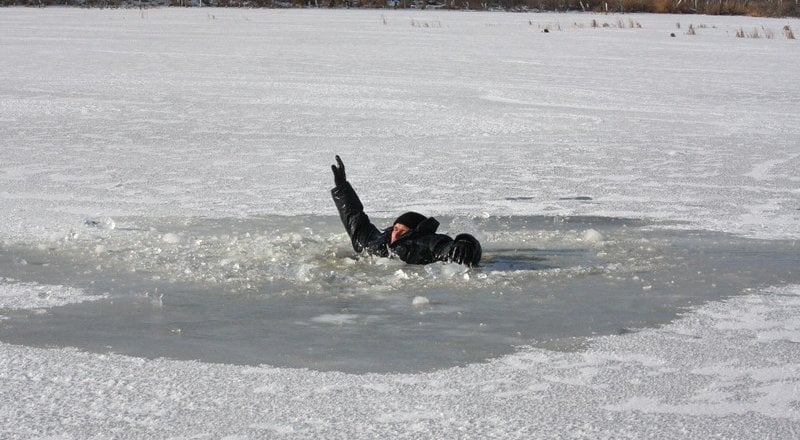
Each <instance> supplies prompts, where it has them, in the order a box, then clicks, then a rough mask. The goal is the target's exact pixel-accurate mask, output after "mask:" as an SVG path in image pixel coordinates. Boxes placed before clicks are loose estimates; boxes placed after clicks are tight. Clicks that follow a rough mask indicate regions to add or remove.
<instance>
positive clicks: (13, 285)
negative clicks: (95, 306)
mask: <svg viewBox="0 0 800 440" xmlns="http://www.w3.org/2000/svg"><path fill="white" fill-rule="evenodd" d="M106 297H107V295H102V294H101V295H96V294H91V295H90V294H88V293H87V292H85V291H84V290H83V289H77V288H74V287H68V286H58V285H43V284H38V283H31V282H17V281H14V280H12V279H8V278H0V309H8V310H30V309H43V308H50V307H58V306H63V305H66V304H76V303H80V302H84V301H96V300H100V299H103V298H106Z"/></svg>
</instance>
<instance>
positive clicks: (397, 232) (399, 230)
mask: <svg viewBox="0 0 800 440" xmlns="http://www.w3.org/2000/svg"><path fill="white" fill-rule="evenodd" d="M409 232H411V228H409V227H408V226H406V225H404V224H402V223H395V224H394V226H392V239H391V241H390V242H389V244H394V242H395V241H397V240H398V239H399V238H400V237H402V236H404V235H406V234H408V233H409Z"/></svg>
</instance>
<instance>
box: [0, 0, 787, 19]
mask: <svg viewBox="0 0 800 440" xmlns="http://www.w3.org/2000/svg"><path fill="white" fill-rule="evenodd" d="M0 6H5V7H9V6H23V7H48V6H61V7H65V6H66V7H79V8H99V9H105V8H160V7H220V8H253V9H308V8H312V9H350V8H352V9H411V10H413V9H416V10H424V9H443V10H468V11H492V12H531V13H537V12H593V13H600V14H614V13H653V14H687V15H729V16H751V17H773V18H780V17H800V1H798V0H775V1H769V0H757V1H752V0H750V1H748V0H688V1H685V0H609V1H603V0H492V1H482V0H432V1H427V0H0Z"/></svg>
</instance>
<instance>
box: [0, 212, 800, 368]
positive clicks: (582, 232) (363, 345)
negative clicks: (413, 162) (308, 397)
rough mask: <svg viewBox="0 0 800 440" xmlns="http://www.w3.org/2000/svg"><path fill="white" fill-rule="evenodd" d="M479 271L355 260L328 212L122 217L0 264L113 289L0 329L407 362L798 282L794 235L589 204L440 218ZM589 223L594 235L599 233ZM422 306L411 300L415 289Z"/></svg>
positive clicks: (260, 355) (13, 315) (2, 332)
mask: <svg viewBox="0 0 800 440" xmlns="http://www.w3.org/2000/svg"><path fill="white" fill-rule="evenodd" d="M440 221H442V227H441V228H440V231H441V232H444V233H451V234H455V233H457V232H462V231H464V232H472V233H474V234H475V235H476V236H477V237H478V238H479V239H481V241H482V243H483V245H484V254H485V258H484V262H483V265H482V267H481V268H478V269H472V270H469V271H467V270H466V269H464V268H462V267H461V266H458V265H453V264H447V265H445V264H441V263H436V264H433V265H429V266H424V267H422V266H409V265H405V264H402V262H398V261H394V260H382V259H372V258H366V259H360V260H358V259H356V258H354V254H353V252H352V249H350V248H349V241H348V239H347V237H346V235H344V232H343V230H342V228H341V225H340V224H339V220H338V218H336V217H315V216H310V217H280V216H274V217H266V218H249V219H201V218H189V219H145V218H129V219H117V220H116V228H114V229H102V228H103V227H105V226H106V225H105V224H104V223H102V222H99V223H92V222H89V223H87V224H86V225H81V226H80V227H77V228H76V231H75V232H76V236H77V237H73V238H71V239H65V240H62V241H59V242H57V243H48V244H47V245H45V246H38V247H37V248H36V249H21V248H19V247H16V248H15V247H8V246H6V247H4V248H2V249H0V276H4V277H7V278H12V279H15V280H19V281H35V282H39V283H42V284H57V285H67V286H73V287H79V288H82V289H85V290H86V291H88V292H90V293H97V294H102V293H109V294H110V295H109V298H108V299H103V300H99V301H94V302H85V303H81V304H75V305H67V306H62V307H55V308H51V309H48V310H47V311H46V312H45V313H42V312H41V311H38V312H33V311H10V310H0V315H5V316H6V317H8V319H5V320H0V340H2V341H5V342H10V343H16V344H24V345H32V346H73V347H78V348H80V349H84V350H89V351H95V352H115V353H122V354H128V355H133V356H142V357H151V358H152V357H168V358H174V359H198V360H202V361H209V362H221V363H234V364H269V365H274V366H284V367H301V368H311V369H318V370H339V371H347V372H358V373H362V372H417V371H424V370H432V369H437V368H445V367H451V366H455V365H463V364H467V363H471V362H479V361H483V360H486V359H489V358H492V357H496V356H500V355H503V354H507V353H510V352H513V351H514V349H515V348H514V347H516V346H520V345H534V346H539V347H543V348H548V349H553V350H571V349H577V348H580V347H581V346H582V343H583V342H585V340H586V338H587V337H590V336H593V335H605V334H618V333H624V332H628V331H635V330H636V329H639V328H643V327H652V326H656V325H659V324H663V323H666V322H669V321H670V320H672V319H674V318H675V317H676V316H677V314H679V313H680V312H681V311H683V310H685V308H686V307H689V306H692V305H697V304H701V303H703V302H706V301H710V300H715V299H720V298H724V297H726V296H730V295H735V294H740V293H744V292H747V291H749V290H750V289H757V288H760V287H764V286H769V285H782V284H789V283H798V282H800V274H798V271H797V268H798V267H800V252H798V247H797V246H796V243H795V242H794V241H765V240H753V239H746V238H741V237H736V236H731V235H727V234H723V233H714V232H708V231H687V230H680V229H675V228H674V226H675V225H667V224H657V223H648V222H646V221H642V220H631V219H618V218H599V217H572V218H561V217H489V218H475V219H473V218H470V219H458V218H441V219H440ZM592 231H597V232H599V234H600V235H601V236H602V238H600V237H598V235H597V234H596V233H594V232H592ZM418 296H419V297H425V298H426V299H427V300H428V301H429V303H428V304H423V305H414V304H413V302H414V298H415V297H418Z"/></svg>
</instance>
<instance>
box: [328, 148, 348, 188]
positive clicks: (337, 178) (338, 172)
mask: <svg viewBox="0 0 800 440" xmlns="http://www.w3.org/2000/svg"><path fill="white" fill-rule="evenodd" d="M336 163H337V164H338V165H339V166H338V167H337V166H336V165H331V169H332V170H333V182H334V183H335V184H336V186H341V185H344V184H345V183H346V182H347V176H346V175H345V174H344V163H342V159H341V158H340V157H339V155H338V154H337V155H336Z"/></svg>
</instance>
